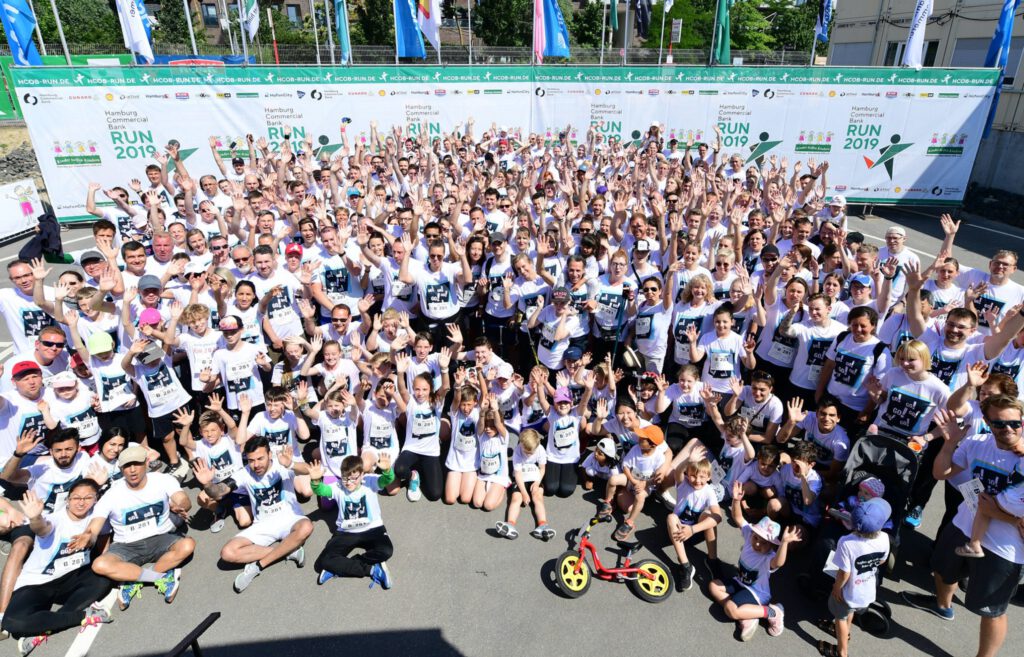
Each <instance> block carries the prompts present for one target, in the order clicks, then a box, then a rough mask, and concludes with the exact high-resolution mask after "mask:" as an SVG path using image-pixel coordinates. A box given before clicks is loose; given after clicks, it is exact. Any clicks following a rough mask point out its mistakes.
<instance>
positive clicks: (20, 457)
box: [12, 450, 28, 459]
mask: <svg viewBox="0 0 1024 657" xmlns="http://www.w3.org/2000/svg"><path fill="white" fill-rule="evenodd" d="M27 453H28V452H25V453H24V454H19V453H18V451H17V450H15V451H14V454H13V455H12V456H14V458H18V459H23V458H25V454H27Z"/></svg>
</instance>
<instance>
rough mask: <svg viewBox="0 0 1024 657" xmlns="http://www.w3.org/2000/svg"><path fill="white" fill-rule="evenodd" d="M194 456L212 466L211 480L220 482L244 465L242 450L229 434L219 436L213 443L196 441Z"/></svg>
mask: <svg viewBox="0 0 1024 657" xmlns="http://www.w3.org/2000/svg"><path fill="white" fill-rule="evenodd" d="M195 457H196V458H200V459H204V460H205V461H206V462H207V463H208V464H209V465H210V467H211V468H213V470H214V473H213V481H214V482H217V483H219V482H222V481H224V480H225V479H229V478H230V477H232V476H233V475H234V474H235V473H236V472H238V471H239V470H241V469H242V468H243V467H245V464H244V462H243V461H242V452H241V451H240V450H239V449H238V445H237V444H236V443H235V441H234V440H232V439H231V437H230V436H221V437H220V438H218V439H217V442H215V443H214V444H212V445H211V444H209V443H207V442H206V441H205V440H197V441H196V449H195Z"/></svg>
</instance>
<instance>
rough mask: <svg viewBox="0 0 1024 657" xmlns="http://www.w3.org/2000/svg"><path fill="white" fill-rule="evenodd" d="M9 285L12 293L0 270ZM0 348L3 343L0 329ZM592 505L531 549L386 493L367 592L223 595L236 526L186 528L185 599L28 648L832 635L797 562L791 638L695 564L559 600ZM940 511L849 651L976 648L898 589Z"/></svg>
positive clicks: (424, 650)
mask: <svg viewBox="0 0 1024 657" xmlns="http://www.w3.org/2000/svg"><path fill="white" fill-rule="evenodd" d="M878 212H880V213H884V214H885V215H886V218H885V219H882V218H873V219H870V220H866V221H865V220H862V219H859V218H857V219H853V220H851V230H860V231H862V232H863V233H865V235H868V236H869V239H874V238H877V239H874V241H875V242H876V243H878V244H881V239H880V238H881V237H882V236H883V235H884V233H885V229H886V227H887V226H888V225H890V224H893V223H894V224H899V225H901V226H904V227H905V228H906V229H907V232H908V241H907V243H908V244H909V245H910V246H911V247H912V248H913V249H915V250H916V251H918V252H919V254H920V255H922V256H925V255H929V256H931V255H934V252H935V249H937V247H938V245H939V243H940V242H941V230H940V229H939V227H938V223H937V220H936V219H935V218H934V217H933V218H930V219H929V218H925V217H922V216H919V215H916V214H910V213H907V212H901V211H890V210H878ZM65 239H66V241H67V243H68V248H69V250H70V249H77V248H84V245H85V244H87V243H88V241H89V239H91V234H90V233H89V232H88V231H87V230H85V229H75V230H72V231H70V232H68V233H66V234H65ZM76 240H77V241H76ZM958 247H959V248H958V252H957V256H958V257H959V258H960V260H961V262H962V263H963V264H965V265H970V266H975V267H977V266H982V267H983V266H985V263H986V262H987V260H988V257H989V256H990V255H991V253H992V252H993V251H994V250H995V249H997V248H1004V247H1005V248H1015V249H1017V250H1024V232H1022V231H1020V230H1017V229H1013V228H1006V227H1003V226H1001V225H998V224H993V223H978V224H973V225H971V226H966V225H965V226H964V228H962V229H961V234H960V237H959V239H958ZM16 250H17V247H16V246H14V245H9V246H6V247H3V248H2V249H0V258H2V259H3V262H6V261H8V260H9V259H10V258H11V256H13V254H14V253H16ZM923 259H924V257H922V260H923ZM1018 280H1020V279H1018ZM2 284H3V285H9V283H8V281H7V280H6V277H4V280H3V283H2ZM0 330H2V328H0ZM0 340H9V338H7V337H6V336H5V335H0ZM4 346H6V345H4ZM0 351H2V348H0ZM4 355H5V356H6V354H4ZM191 492H192V493H193V494H194V493H195V490H194V489H193V490H192V491H191ZM581 493H582V491H581ZM591 498H592V494H588V495H586V496H584V495H582V494H577V495H575V496H574V497H572V498H570V499H568V500H558V501H554V502H550V503H549V513H550V516H551V523H552V525H553V526H554V527H556V528H557V529H558V530H559V536H558V538H557V539H555V540H553V541H551V542H550V543H542V542H540V541H537V540H534V539H533V538H531V537H530V536H528V535H527V533H526V531H523V533H522V535H521V536H520V538H519V539H518V540H516V541H507V540H504V539H500V538H497V537H496V536H495V534H494V532H493V529H492V527H493V525H494V523H495V521H497V520H500V519H502V517H501V516H502V513H503V511H496V512H492V513H484V512H481V511H475V510H470V509H467V508H464V507H459V508H449V507H445V506H444V505H442V504H440V503H433V504H432V503H428V502H425V501H423V502H419V503H417V504H415V505H413V504H410V503H409V502H407V501H406V500H405V498H404V495H403V496H400V497H397V498H394V499H385V500H384V501H383V502H382V508H383V513H384V518H385V522H386V524H387V526H388V529H389V531H390V534H391V536H392V539H393V541H394V543H395V549H396V551H395V556H394V558H393V559H392V560H391V562H390V565H391V570H392V573H393V574H394V578H395V587H394V589H393V590H391V591H387V592H385V591H381V590H378V589H376V588H375V589H373V590H369V589H367V584H368V581H346V580H339V579H335V580H332V581H331V582H329V583H328V584H327V585H326V586H324V587H317V586H316V583H315V575H314V573H313V571H312V568H311V565H310V566H307V567H306V568H305V569H303V570H297V569H296V568H295V566H294V564H291V563H283V564H278V565H275V566H273V567H271V568H270V569H269V570H268V571H267V572H265V573H264V574H263V575H261V576H260V577H258V578H257V579H256V581H255V582H254V583H253V584H252V586H251V587H250V588H249V590H247V591H246V592H245V593H244V594H242V595H236V594H235V593H234V592H233V591H232V590H231V582H232V579H233V578H234V575H235V572H236V571H234V570H226V569H223V568H221V567H220V566H219V565H218V563H217V559H216V556H217V554H218V551H219V549H220V547H221V546H222V545H223V544H224V543H225V542H226V541H227V540H228V539H229V538H230V537H231V536H232V535H233V533H234V528H233V527H232V526H231V525H230V524H229V525H228V527H227V528H226V529H225V531H224V532H222V533H221V534H219V535H211V534H209V533H208V532H206V531H195V530H194V531H193V532H192V535H193V536H194V537H195V538H196V540H197V541H198V544H199V545H198V549H197V554H198V556H197V558H196V559H195V560H194V562H193V563H192V564H190V565H189V566H187V567H186V568H185V570H184V575H183V578H182V588H181V592H180V594H179V595H178V598H177V600H176V601H175V602H174V604H173V605H171V606H167V605H165V604H164V602H163V600H162V599H161V598H160V597H159V596H158V595H157V594H156V592H155V590H154V589H152V588H148V589H146V590H145V592H144V594H143V597H142V598H141V599H140V600H137V601H136V602H135V603H134V604H133V605H132V608H131V609H130V610H129V611H127V612H125V613H120V612H117V611H114V618H115V622H114V623H113V624H111V625H108V626H104V627H103V629H102V630H101V631H99V632H98V633H96V634H95V636H94V637H93V636H91V635H83V637H82V638H79V639H78V644H75V645H73V642H74V641H75V639H76V638H77V635H76V633H75V632H74V631H72V632H65V633H63V634H60V635H58V636H55V637H53V638H52V639H51V640H50V642H49V644H48V645H45V646H42V647H41V648H40V649H39V650H38V651H37V654H39V655H40V656H43V657H45V656H48V655H65V654H68V655H72V654H84V653H82V652H80V651H79V650H80V648H81V647H82V645H83V644H84V643H85V639H86V637H87V636H88V638H94V643H93V644H92V649H91V651H90V654H93V655H104V656H109V657H122V656H124V657H138V656H140V655H163V654H165V653H166V651H168V650H169V649H170V648H171V647H173V646H174V645H175V644H176V643H177V642H178V641H179V640H180V639H181V638H182V637H183V636H184V635H185V634H186V633H187V632H188V631H189V630H191V629H192V627H194V626H195V625H197V624H198V623H199V622H200V621H202V620H203V619H204V618H205V617H206V616H207V615H208V614H209V613H211V612H215V611H216V612H220V613H221V614H222V616H221V619H220V620H219V621H218V622H217V623H215V624H214V625H213V627H212V628H211V629H210V630H209V631H208V632H207V633H206V636H205V637H204V639H203V640H202V642H201V645H202V647H203V652H204V654H205V655H208V656H211V655H212V656H214V657H228V656H235V655H249V656H251V657H270V656H271V655H273V656H275V657H276V656H281V657H285V656H292V655H295V656H302V657H308V656H309V655H310V654H320V655H326V654H333V653H340V652H341V651H346V652H348V651H358V653H359V654H365V655H372V654H392V655H417V656H419V657H429V656H433V655H467V656H474V657H475V656H491V655H496V654H502V653H505V654H522V655H530V654H555V655H580V654H586V653H597V654H607V655H622V654H627V653H632V654H644V655H650V656H652V657H653V656H661V655H672V656H677V655H681V654H682V655H686V654H693V655H697V654H699V655H709V656H716V655H728V656H730V657H739V656H741V655H756V656H757V657H764V656H765V655H771V654H792V655H796V654H805V655H810V654H815V648H814V644H815V643H816V641H817V640H818V639H821V638H826V637H825V635H824V634H823V633H821V632H820V631H819V630H817V629H816V628H815V627H814V620H815V619H816V618H818V617H819V616H820V615H822V614H823V612H824V610H823V609H822V608H820V607H818V606H815V605H812V604H810V603H809V602H807V601H806V600H805V599H804V598H803V597H802V596H801V595H800V594H799V593H798V592H797V591H796V589H795V586H794V585H793V580H792V570H791V569H790V568H785V569H783V570H782V571H781V572H780V573H778V574H776V575H775V576H774V578H773V583H774V592H775V594H776V595H777V597H778V598H779V600H781V601H782V602H783V603H784V604H785V605H786V609H787V617H786V628H787V629H786V632H785V633H784V634H783V635H782V636H781V637H778V638H772V637H769V636H767V634H765V632H764V630H763V629H762V630H761V631H760V632H759V633H758V635H757V636H756V638H755V639H754V641H752V642H751V643H749V644H744V643H740V642H738V641H737V640H736V634H735V627H734V625H733V624H732V623H728V622H726V621H725V619H724V616H723V615H722V614H721V613H720V612H719V611H718V608H717V605H715V604H714V603H712V602H711V600H710V599H709V598H708V597H706V596H705V595H704V593H703V591H704V590H705V589H706V585H707V581H708V576H707V574H706V573H705V572H703V571H702V570H701V569H698V576H697V584H698V586H694V588H693V589H691V590H690V591H689V592H687V593H684V594H676V593H673V594H672V597H671V598H670V599H669V600H667V601H666V602H664V603H662V604H658V605H650V604H647V603H645V602H642V601H641V600H639V599H638V598H636V597H634V596H633V595H632V594H631V593H630V592H629V591H628V589H627V588H626V587H625V586H623V585H620V584H613V583H607V582H600V581H595V582H594V583H593V585H592V586H591V588H590V591H589V593H587V594H586V595H585V596H584V597H582V598H580V599H578V600H568V599H565V598H563V597H561V596H560V595H558V593H557V592H556V589H555V586H554V582H553V572H552V565H553V561H554V559H555V558H556V557H557V556H558V555H559V554H560V553H561V552H562V551H563V550H564V549H565V547H566V543H565V540H564V538H563V535H564V533H565V531H566V530H568V529H570V528H572V527H573V526H578V525H580V524H582V523H583V522H584V521H585V520H586V519H587V518H589V516H590V515H591V514H592V513H593V510H594V506H593V501H592V499H591ZM305 508H306V510H307V511H309V512H311V514H312V515H311V517H312V518H313V519H314V521H315V524H316V530H315V532H314V534H313V536H312V537H311V539H310V540H309V542H308V543H307V555H308V556H307V559H308V561H309V563H310V564H312V561H313V559H314V557H315V556H316V554H317V553H318V552H319V550H320V549H321V547H322V546H323V545H324V543H325V542H326V540H327V538H328V536H329V531H330V528H331V527H332V526H333V522H332V521H331V519H329V518H324V517H322V516H321V514H320V513H318V512H316V511H315V507H314V506H313V505H312V504H307V505H306V507H305ZM941 510H942V498H941V491H938V489H937V493H936V495H935V496H934V499H933V501H932V504H931V505H929V507H928V509H927V510H926V514H925V522H924V526H923V527H922V530H921V531H920V532H914V531H909V530H907V531H904V532H903V547H902V548H901V551H900V559H901V564H900V566H899V567H898V569H897V571H896V576H897V578H898V580H899V581H887V582H886V584H885V590H884V592H883V599H885V600H888V601H889V602H890V603H891V604H892V606H893V609H894V618H893V621H894V624H893V625H894V631H893V634H894V636H893V638H890V639H888V640H881V639H876V638H874V637H872V636H870V635H868V634H866V633H864V632H862V631H860V630H859V629H855V631H854V638H853V642H852V647H853V649H854V651H855V652H856V654H859V655H871V654H874V655H930V656H939V655H956V656H959V655H968V654H973V653H974V650H975V648H976V643H975V642H976V639H977V629H978V620H977V618H976V617H974V616H972V615H971V614H970V613H969V612H967V611H966V610H965V609H963V607H961V606H959V604H958V606H957V607H956V613H957V619H956V620H955V621H954V622H952V623H949V622H944V621H940V620H938V619H937V618H935V617H933V616H930V615H928V614H925V613H923V612H919V611H916V610H913V609H909V608H907V607H904V606H902V605H901V604H900V603H899V600H898V596H897V595H896V592H897V591H899V590H902V589H907V588H909V589H913V590H920V589H921V588H927V587H929V586H930V582H929V579H930V578H929V577H928V576H927V575H926V573H927V568H926V566H925V564H926V562H927V557H928V554H929V548H930V540H929V539H928V538H926V537H928V536H931V535H932V534H933V533H934V531H935V527H936V525H937V523H938V520H939V517H940V515H941ZM651 511H652V513H653V516H652V515H645V516H643V517H642V518H641V522H640V523H639V530H638V532H637V539H638V540H640V541H641V542H643V544H644V546H645V548H646V549H645V550H643V551H642V552H641V556H642V557H647V556H652V555H653V556H656V557H658V558H660V559H663V560H666V561H668V560H671V559H672V556H671V548H670V546H668V543H667V540H666V538H665V534H664V526H663V525H664V523H663V520H662V518H663V517H664V515H665V512H664V510H663V509H662V508H661V507H654V508H651ZM654 516H657V518H658V519H657V521H655V518H654ZM521 524H522V525H523V527H524V528H525V529H526V530H529V529H531V528H532V524H531V521H530V520H529V518H528V517H525V518H524V519H523V521H522V522H521ZM611 530H612V528H611V527H610V526H609V525H603V526H601V527H600V528H599V529H598V530H597V531H596V532H595V538H596V541H597V543H598V545H600V546H601V549H602V550H603V551H602V553H601V555H602V558H605V557H607V558H609V559H610V560H614V556H613V555H612V554H611V553H610V552H608V551H606V550H605V548H607V547H611V546H613V545H614V544H613V542H612V541H611V539H610V533H611ZM739 547H740V541H739V532H738V531H737V530H736V529H734V528H731V527H729V526H727V525H723V527H722V531H721V539H720V547H719V550H720V554H721V556H722V557H723V559H724V561H725V562H726V563H735V560H736V558H737V556H738V552H739ZM696 552H697V553H696V554H695V556H694V557H693V559H694V562H695V563H697V564H698V565H700V564H701V563H702V562H703V554H704V552H703V547H700V548H698V549H697V551H696ZM800 559H801V555H800V554H799V553H796V554H794V555H793V556H792V557H791V561H792V562H796V563H798V562H799V561H800ZM959 599H960V598H959V596H958V601H959ZM1010 614H1011V624H1010V626H1011V630H1010V637H1009V639H1008V641H1007V643H1006V646H1005V647H1004V649H1003V654H1005V655H1012V654H1018V653H1020V651H1021V650H1022V649H1024V633H1022V630H1021V629H1020V620H1021V609H1020V608H1019V607H1017V606H1015V607H1012V608H1011V611H1010ZM0 652H2V653H3V654H14V642H13V641H5V642H3V643H2V644H0Z"/></svg>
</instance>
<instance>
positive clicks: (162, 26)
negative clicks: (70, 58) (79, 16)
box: [61, 0, 206, 46]
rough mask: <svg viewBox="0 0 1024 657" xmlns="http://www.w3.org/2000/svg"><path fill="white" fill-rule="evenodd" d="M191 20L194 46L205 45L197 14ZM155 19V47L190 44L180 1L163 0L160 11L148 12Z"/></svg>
mask: <svg viewBox="0 0 1024 657" xmlns="http://www.w3.org/2000/svg"><path fill="white" fill-rule="evenodd" d="M189 13H190V14H191V19H192V31H193V32H194V33H195V35H196V45H199V46H202V45H205V44H206V30H205V29H204V28H203V21H202V19H201V18H200V17H199V14H198V13H197V12H195V11H190V12H189ZM150 15H151V16H153V17H154V18H156V22H157V27H156V28H155V29H153V31H152V34H153V42H154V44H155V45H164V44H168V45H181V44H190V43H191V42H190V41H189V34H188V22H187V20H186V18H185V7H184V6H183V5H182V3H181V0H164V2H162V3H160V9H158V10H157V11H156V12H150ZM61 20H64V11H63V10H61Z"/></svg>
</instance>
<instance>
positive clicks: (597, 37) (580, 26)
mask: <svg viewBox="0 0 1024 657" xmlns="http://www.w3.org/2000/svg"><path fill="white" fill-rule="evenodd" d="M561 5H562V15H563V16H565V22H566V23H567V24H568V26H569V41H570V42H571V43H572V45H574V46H587V47H590V48H600V47H601V14H602V12H603V9H604V5H603V4H602V3H601V2H600V1H598V2H588V3H587V4H586V5H584V7H583V8H582V9H580V10H579V11H577V12H576V13H575V14H574V13H572V9H569V10H568V11H566V7H565V5H566V3H565V2H562V3H561Z"/></svg>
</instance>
